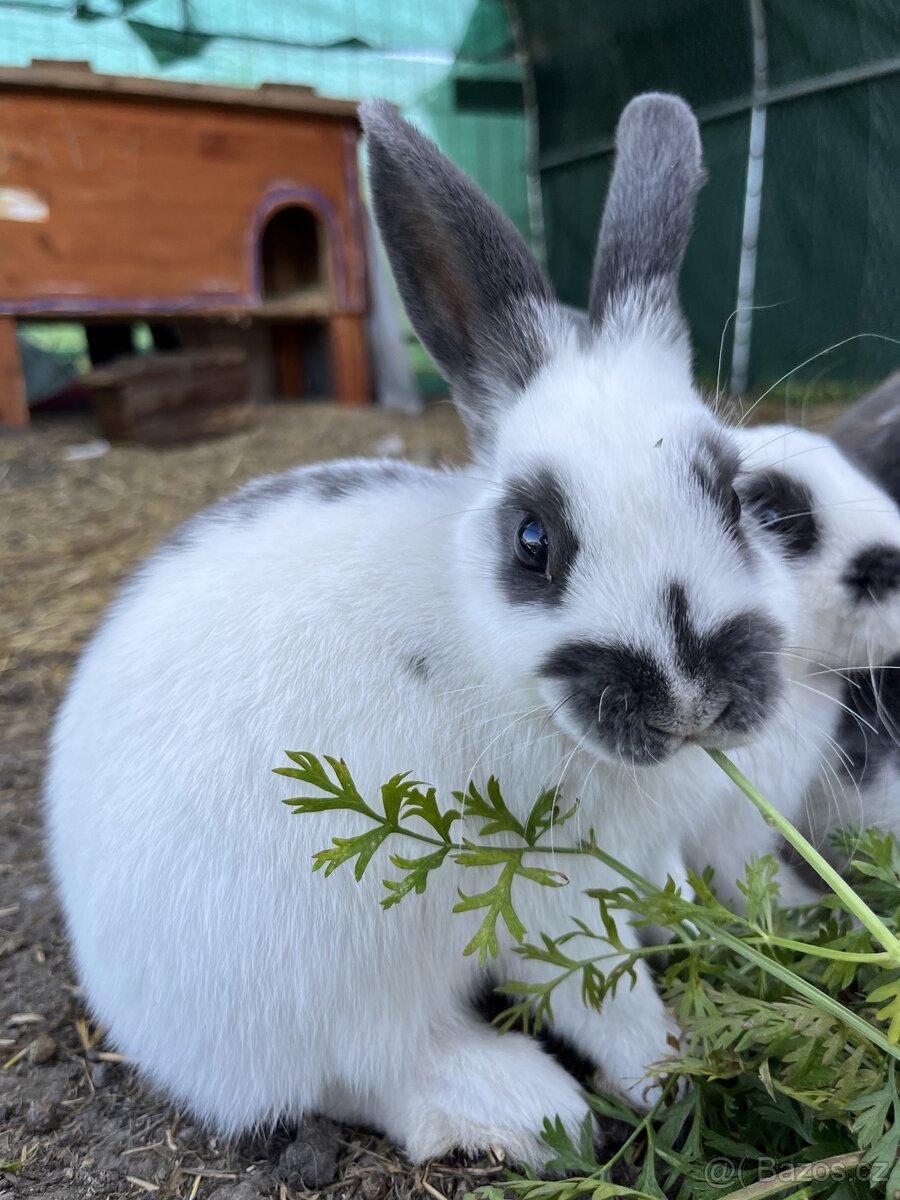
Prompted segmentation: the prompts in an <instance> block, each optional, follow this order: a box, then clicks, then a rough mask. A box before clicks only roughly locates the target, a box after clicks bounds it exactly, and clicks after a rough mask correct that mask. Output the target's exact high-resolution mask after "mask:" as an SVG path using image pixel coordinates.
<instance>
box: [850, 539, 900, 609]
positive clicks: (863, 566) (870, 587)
mask: <svg viewBox="0 0 900 1200" xmlns="http://www.w3.org/2000/svg"><path fill="white" fill-rule="evenodd" d="M844 583H845V584H846V585H847V587H848V588H849V589H850V591H851V592H852V593H853V597H854V599H856V600H860V601H862V600H884V599H885V598H886V597H887V596H889V595H890V594H891V592H895V591H896V590H897V589H898V587H900V548H898V547H896V546H887V545H882V544H880V543H876V544H875V545H873V546H867V547H866V548H865V550H861V551H860V552H859V554H857V556H856V558H854V559H853V561H852V562H851V563H850V565H849V566H848V568H847V570H846V571H845V572H844Z"/></svg>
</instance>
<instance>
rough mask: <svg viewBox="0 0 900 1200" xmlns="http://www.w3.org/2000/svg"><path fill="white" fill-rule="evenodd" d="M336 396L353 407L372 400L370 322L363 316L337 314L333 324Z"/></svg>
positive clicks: (331, 333) (331, 337) (331, 326)
mask: <svg viewBox="0 0 900 1200" xmlns="http://www.w3.org/2000/svg"><path fill="white" fill-rule="evenodd" d="M329 336H330V340H331V369H332V375H333V379H334V392H335V399H336V400H337V401H338V402H339V403H340V404H348V405H351V406H353V407H358V406H360V405H364V404H369V403H371V400H372V392H371V384H370V382H369V355H368V349H367V347H366V325H365V321H364V320H363V318H362V317H355V316H342V317H335V318H334V319H333V320H332V321H331V322H330V323H329Z"/></svg>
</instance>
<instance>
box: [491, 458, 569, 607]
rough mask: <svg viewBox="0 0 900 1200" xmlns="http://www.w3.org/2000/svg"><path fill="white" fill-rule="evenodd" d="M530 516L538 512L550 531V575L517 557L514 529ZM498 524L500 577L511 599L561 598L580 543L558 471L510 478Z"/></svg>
mask: <svg viewBox="0 0 900 1200" xmlns="http://www.w3.org/2000/svg"><path fill="white" fill-rule="evenodd" d="M526 517H536V518H538V520H539V521H540V522H541V524H542V525H543V526H544V530H545V531H546V534H547V540H548V543H549V559H548V575H549V578H548V577H547V576H545V575H541V574H536V573H535V572H534V571H529V570H527V568H525V567H523V566H522V564H521V563H520V562H519V560H518V559H517V558H516V552H515V538H516V533H517V531H518V528H519V526H520V524H521V523H522V521H523V520H524V519H525V518H526ZM497 530H498V535H499V545H500V568H499V572H500V574H499V581H500V587H501V588H502V590H503V594H504V595H505V596H506V598H507V600H509V601H510V602H511V603H513V604H548V605H555V604H561V603H562V601H563V599H564V597H565V593H566V585H567V583H568V580H569V575H570V573H571V570H572V565H573V563H574V562H575V559H576V557H577V555H578V550H579V546H580V543H579V540H578V535H577V534H576V532H575V529H574V527H573V525H572V522H571V519H570V517H569V513H568V507H567V504H566V498H565V495H564V493H563V490H562V487H561V485H560V483H559V480H558V479H557V478H556V476H555V475H554V474H553V473H552V472H551V471H549V470H547V469H544V470H541V471H538V472H537V473H536V474H534V475H530V476H528V477H526V478H522V479H517V480H514V481H513V482H512V483H510V484H508V485H507V487H506V489H505V491H504V494H503V497H502V499H501V501H500V503H499V505H498V507H497Z"/></svg>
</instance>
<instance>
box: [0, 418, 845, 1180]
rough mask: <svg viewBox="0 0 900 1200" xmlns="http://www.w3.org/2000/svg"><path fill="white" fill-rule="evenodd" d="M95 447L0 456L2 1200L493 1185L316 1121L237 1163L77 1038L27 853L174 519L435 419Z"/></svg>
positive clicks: (287, 421) (69, 441)
mask: <svg viewBox="0 0 900 1200" xmlns="http://www.w3.org/2000/svg"><path fill="white" fill-rule="evenodd" d="M763 415H764V416H765V418H766V419H770V420H771V419H778V418H781V419H784V416H785V414H784V411H783V409H782V410H781V411H780V412H777V411H773V410H771V409H770V410H769V411H767V412H766V413H765V414H762V413H761V414H760V416H763ZM824 415H825V414H824V413H821V414H819V421H820V422H821V420H822V417H823V416H824ZM828 415H831V414H828ZM817 423H818V422H817ZM95 437H96V431H95V430H94V428H93V425H92V422H91V421H90V420H89V419H88V418H83V419H79V420H73V419H67V420H62V419H57V420H55V421H47V422H45V423H42V424H36V425H35V426H34V427H33V428H32V429H31V430H29V431H27V432H25V433H23V434H17V435H7V436H6V437H4V438H2V439H0V535H2V558H0V1200H11V1198H12V1197H13V1196H15V1197H31V1196H44V1197H49V1198H59V1200H63V1198H65V1200H81V1198H82V1197H112V1196H116V1197H118V1196H133V1197H139V1196H144V1197H147V1196H151V1195H152V1196H155V1197H156V1200H176V1198H178V1200H210V1198H213V1197H214V1198H215V1200H254V1198H256V1197H274V1198H278V1200H293V1198H295V1197H302V1196H311V1195H317V1196H318V1195H327V1196H334V1197H335V1198H337V1197H348V1198H350V1197H359V1200H385V1198H386V1197H388V1196H397V1197H406V1196H412V1195H415V1196H424V1195H430V1196H434V1197H438V1198H440V1197H448V1198H455V1197H461V1196H462V1195H463V1194H464V1193H465V1192H466V1191H467V1190H469V1189H470V1188H472V1187H473V1186H475V1185H477V1184H478V1183H485V1182H494V1181H498V1180H499V1179H502V1177H503V1167H502V1165H501V1164H498V1163H491V1162H487V1163H484V1164H481V1165H480V1166H477V1167H476V1166H472V1167H468V1166H467V1167H463V1166H460V1165H459V1164H443V1165H442V1164H435V1165H431V1166H430V1167H429V1168H428V1169H427V1170H421V1169H420V1170H414V1169H412V1168H411V1167H410V1166H409V1165H408V1164H407V1163H405V1162H404V1161H403V1159H402V1158H401V1157H400V1156H398V1155H397V1153H396V1152H395V1151H394V1150H393V1149H392V1148H391V1147H390V1146H389V1145H387V1144H386V1143H384V1142H383V1141H381V1140H380V1139H379V1138H377V1137H376V1136H374V1135H371V1134H367V1133H365V1132H361V1131H354V1130H348V1129H340V1128H338V1127H336V1126H334V1125H332V1124H331V1123H330V1122H325V1121H311V1122H309V1123H307V1124H306V1125H304V1126H303V1128H301V1129H299V1130H297V1129H292V1130H288V1129H279V1130H276V1131H275V1132H274V1133H273V1134H272V1135H271V1136H269V1137H267V1138H265V1139H263V1138H259V1139H257V1140H247V1141H243V1142H240V1143H238V1144H224V1143H221V1142H219V1141H217V1140H216V1139H215V1138H212V1137H208V1136H207V1134H206V1133H205V1132H204V1131H203V1130H202V1129H199V1128H197V1126H196V1125H194V1124H193V1123H192V1121H191V1120H190V1117H189V1116H187V1115H185V1114H182V1113H179V1112H178V1111H176V1110H175V1109H173V1108H172V1107H171V1105H170V1104H168V1103H167V1101H166V1099H165V1097H163V1096H161V1095H159V1094H156V1093H154V1092H153V1091H151V1090H150V1089H148V1088H147V1087H145V1086H144V1085H143V1084H142V1083H141V1081H140V1080H139V1079H137V1078H136V1076H135V1073H134V1072H133V1071H132V1070H131V1069H130V1068H129V1066H128V1064H127V1063H124V1062H122V1061H121V1060H120V1059H119V1058H118V1057H117V1056H116V1055H115V1053H114V1052H112V1050H111V1049H110V1048H108V1047H106V1046H105V1044H104V1042H103V1036H102V1030H98V1029H96V1028H94V1027H93V1026H92V1025H91V1023H90V1020H89V1018H88V1015H87V1013H86V1012H85V1010H84V1008H83V1006H82V1004H81V1001H80V998H79V993H78V988H77V986H76V985H75V981H74V979H73V977H72V974H71V970H70V966H69V962H68V958H67V954H66V945H65V939H64V936H63V932H62V928H61V924H60V917H59V912H58V910H57V907H56V903H55V899H54V896H53V892H52V889H51V886H50V882H49V880H48V876H47V870H46V867H45V864H44V860H43V854H42V834H41V814H40V787H41V775H42V771H43V766H44V756H45V745H46V735H47V732H48V729H49V725H50V720H51V716H52V713H53V710H54V708H55V706H56V704H57V701H58V700H59V698H60V695H61V692H62V689H63V687H64V685H65V682H66V678H67V676H68V674H69V671H70V670H71V668H72V666H73V663H74V661H75V659H76V656H77V654H78V652H79V650H80V648H81V647H82V646H83V644H84V642H85V640H86V639H87V638H88V637H89V635H90V634H91V631H92V630H93V628H94V627H95V625H96V624H97V622H98V621H99V618H100V616H101V614H102V612H103V610H104V608H105V606H106V605H107V603H108V602H109V600H110V599H111V598H112V596H113V594H114V593H115V591H116V589H117V587H118V586H119V584H120V583H121V582H122V581H123V579H124V578H125V577H126V576H127V575H128V573H129V572H130V571H131V569H132V568H133V567H134V565H135V564H136V563H137V562H138V561H139V560H140V559H141V558H142V557H143V556H144V555H145V554H146V553H147V552H148V551H149V550H151V549H152V548H153V546H154V545H155V544H156V543H157V542H158V541H159V540H160V539H161V538H162V537H164V536H165V535H166V534H167V533H169V531H170V530H171V529H173V528H174V527H175V526H176V525H178V524H179V523H180V522H181V521H182V520H184V519H185V518H186V517H188V516H190V515H191V514H192V513H194V512H196V511H197V510H198V509H200V508H202V507H204V506H205V505H206V504H208V503H210V502H211V501H213V500H215V499H216V498H218V497H219V496H221V495H223V494H226V493H227V492H229V491H231V490H233V489H234V488H235V487H236V486H237V485H238V484H240V483H242V482H244V481H245V480H246V479H249V478H252V477H254V476H257V475H260V474H265V473H268V472H273V471H280V470H284V469H286V468H288V467H291V466H294V465H297V464H300V463H306V462H313V461H318V460H320V459H327V458H336V457H342V456H345V455H355V454H364V455H372V454H375V455H378V454H394V455H402V456H405V457H409V458H412V459H414V460H416V461H419V462H424V463H427V464H432V463H437V462H439V461H442V460H446V461H460V460H462V459H464V457H465V454H466V451H465V442H464V438H463V434H462V429H461V427H460V425H459V422H458V420H457V418H456V417H455V415H454V412H453V410H452V408H451V407H450V405H449V404H447V403H437V404H434V405H432V406H431V407H430V408H429V409H428V411H427V412H426V414H425V415H424V416H422V417H418V418H411V417H404V416H399V415H393V414H389V413H385V412H380V411H347V410H341V409H338V408H335V407H332V406H329V405H297V406H292V405H277V406H271V407H268V408H265V409H263V410H262V417H261V421H260V424H259V427H258V428H257V429H255V430H253V431H252V432H250V433H246V434H241V435H238V436H234V437H231V438H228V439H225V440H221V441H210V442H204V443H198V444H195V445H193V446H190V447H183V448H177V449H169V450H151V449H145V448H141V447H135V446H115V447H113V448H112V449H110V450H109V451H108V452H107V453H105V454H103V455H102V456H100V457H84V456H79V454H80V452H79V449H78V448H79V447H81V448H82V449H84V447H85V446H86V445H87V444H88V443H90V442H91V440H92V439H94V438H95ZM73 452H74V453H73ZM102 869H103V867H102V863H100V864H98V870H102Z"/></svg>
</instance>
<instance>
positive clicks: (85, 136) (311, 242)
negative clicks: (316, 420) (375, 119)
mask: <svg viewBox="0 0 900 1200" xmlns="http://www.w3.org/2000/svg"><path fill="white" fill-rule="evenodd" d="M357 134H358V127H357V122H356V114H355V105H354V104H352V103H350V102H347V101H336V100H327V99H325V98H323V97H320V96H317V95H316V94H315V93H314V92H312V91H311V90H310V89H307V88H300V87H291V86H281V85H263V86H262V87H260V88H258V89H257V90H244V89H239V88H225V87H212V86H206V85H198V84H187V83H173V82H164V81H159V80H153V79H137V78H130V77H129V78H126V77H118V76H107V75H96V74H94V73H93V72H92V71H91V70H90V68H89V67H88V66H87V65H86V64H80V63H70V64H65V63H34V64H32V66H31V67H28V68H24V69H21V68H6V69H0V417H2V419H3V421H4V422H5V423H6V424H8V425H24V424H27V422H28V409H27V406H26V402H25V391H24V383H23V380H22V375H21V370H20V363H19V356H18V352H17V341H16V335H15V329H16V321H17V319H31V320H35V319H40V320H45V319H67V320H76V321H85V322H88V323H90V322H97V321H104V320H106V321H112V320H116V321H119V322H121V321H129V320H138V319H145V320H147V321H150V322H170V323H177V324H178V325H179V327H182V326H183V327H185V328H188V327H193V328H194V329H203V328H211V327H212V326H211V321H212V320H215V321H216V322H217V325H216V327H215V328H216V330H217V337H218V341H217V343H216V344H217V345H218V346H219V347H222V346H223V345H227V344H228V331H233V333H234V335H235V337H237V336H238V335H239V334H241V333H243V335H244V337H245V339H246V338H247V336H248V331H250V330H252V331H253V334H254V337H253V341H252V345H253V346H254V347H256V350H255V351H254V352H256V353H265V354H268V355H270V356H271V365H272V375H273V377H274V380H275V387H274V391H275V392H276V393H280V394H282V395H290V396H295V395H299V394H302V393H303V391H304V386H303V383H304V358H303V339H302V337H301V336H300V334H301V332H302V329H301V327H303V326H307V327H308V326H309V324H310V323H315V324H316V325H317V326H318V327H319V328H320V329H321V330H323V331H325V332H326V333H327V337H326V338H325V339H323V340H324V344H325V346H326V347H327V355H326V358H327V362H328V376H329V389H328V390H329V393H330V394H331V395H333V396H334V397H335V398H336V399H338V400H339V401H341V402H342V403H345V404H363V403H367V402H368V400H369V372H368V358H367V351H366V335H365V314H366V303H367V300H366V295H367V289H366V259H365V232H364V226H363V215H362V211H361V206H360V198H359V182H358V177H357V160H356V148H357Z"/></svg>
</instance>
